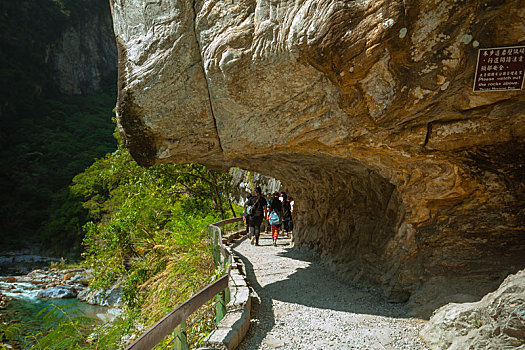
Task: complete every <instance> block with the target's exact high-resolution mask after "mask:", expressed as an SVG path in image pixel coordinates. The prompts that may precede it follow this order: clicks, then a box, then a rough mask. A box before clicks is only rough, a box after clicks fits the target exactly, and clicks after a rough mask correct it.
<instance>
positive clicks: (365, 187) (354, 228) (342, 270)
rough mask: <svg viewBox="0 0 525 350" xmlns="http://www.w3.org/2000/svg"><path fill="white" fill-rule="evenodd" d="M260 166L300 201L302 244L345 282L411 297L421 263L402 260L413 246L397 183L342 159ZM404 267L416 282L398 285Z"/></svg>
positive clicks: (268, 160) (283, 160) (278, 160)
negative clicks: (320, 256) (327, 263)
mask: <svg viewBox="0 0 525 350" xmlns="http://www.w3.org/2000/svg"><path fill="white" fill-rule="evenodd" d="M258 164H263V166H264V169H261V170H262V171H267V172H270V173H271V174H272V175H274V176H275V177H277V178H279V179H280V180H281V182H282V184H283V185H284V187H285V188H286V190H287V191H288V193H289V194H290V195H292V196H293V198H294V199H295V204H296V205H295V208H294V214H293V217H294V223H295V227H296V229H297V230H296V237H295V242H296V244H297V245H298V246H300V247H308V248H310V249H312V250H313V251H316V252H319V253H321V254H322V256H323V258H325V259H326V260H327V261H329V262H330V263H331V264H332V265H333V266H334V268H336V269H337V273H338V274H339V276H340V277H342V278H343V279H344V280H347V281H359V282H360V283H364V284H368V285H374V286H381V288H382V293H383V294H384V295H386V296H387V297H388V298H389V299H390V300H393V301H397V302H404V301H406V300H407V299H408V297H409V295H410V292H409V290H410V288H413V287H414V286H413V285H414V284H417V283H418V282H417V278H416V277H415V276H416V275H417V274H416V273H414V272H413V271H418V270H419V266H418V262H417V261H416V262H414V261H413V260H410V259H408V258H406V257H405V258H404V259H402V258H400V257H402V256H403V255H407V254H408V253H409V251H408V249H410V248H412V249H413V248H414V247H412V246H411V244H412V243H411V240H410V236H407V235H405V234H404V233H405V232H406V231H407V226H406V223H405V221H404V219H405V207H404V204H403V202H402V200H401V198H400V195H399V193H398V192H397V189H396V186H394V185H393V184H391V183H390V182H389V181H388V180H387V179H386V178H385V177H384V176H382V175H380V174H379V173H378V172H377V171H374V170H372V169H371V168H369V167H366V166H365V165H364V164H362V163H359V162H357V161H350V160H348V159H341V158H337V157H326V156H312V155H306V154H301V155H299V154H298V155H293V156H290V155H272V156H271V157H265V158H263V159H260V160H259V161H258ZM252 166H253V165H252ZM400 233H401V234H400ZM407 247H409V248H407ZM399 260H404V261H405V262H404V263H400V262H399ZM400 271H402V273H404V274H405V276H411V277H412V278H413V281H407V280H405V281H403V283H399V279H398V274H399V273H400Z"/></svg>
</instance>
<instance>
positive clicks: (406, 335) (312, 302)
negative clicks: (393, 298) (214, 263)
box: [233, 233, 426, 350]
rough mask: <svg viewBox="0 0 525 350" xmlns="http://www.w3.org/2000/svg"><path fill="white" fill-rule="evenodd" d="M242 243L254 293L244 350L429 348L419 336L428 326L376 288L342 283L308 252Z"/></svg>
mask: <svg viewBox="0 0 525 350" xmlns="http://www.w3.org/2000/svg"><path fill="white" fill-rule="evenodd" d="M260 243H261V246H259V247H256V246H252V245H250V241H249V240H248V239H243V240H241V241H240V242H239V243H237V244H236V245H235V246H234V248H233V249H234V251H235V252H236V254H237V255H238V256H239V257H240V258H241V259H242V260H243V262H244V264H245V266H246V275H247V277H248V280H249V282H250V284H251V287H252V288H253V290H254V291H255V294H256V299H257V301H254V302H252V316H251V325H250V330H249V331H248V333H247V335H246V337H245V339H244V341H243V342H242V343H241V344H240V346H239V349H240V350H254V349H275V348H278V349H290V350H291V349H294V350H295V349H309V350H311V349H323V350H324V349H364V348H366V349H426V347H425V345H424V344H423V342H422V340H421V339H420V337H419V335H418V333H419V330H420V329H421V328H422V326H423V324H424V321H423V320H421V319H417V318H407V316H406V314H407V312H406V310H405V308H404V306H403V305H402V304H393V303H388V302H387V301H386V300H385V299H384V298H383V297H381V296H380V294H379V293H378V291H376V290H374V289H365V288H362V287H358V286H356V285H352V284H348V283H344V282H342V281H341V280H340V279H339V278H337V277H336V276H335V274H334V272H333V271H331V269H330V268H329V267H328V265H327V264H323V263H322V261H321V260H320V259H319V257H318V256H317V255H316V254H315V253H313V252H311V251H310V250H309V249H298V248H291V247H290V240H289V239H284V238H282V237H281V236H280V237H279V240H278V246H277V247H273V246H272V239H271V235H270V234H264V233H263V234H262V235H261V240H260Z"/></svg>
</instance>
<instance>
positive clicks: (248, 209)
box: [244, 199, 259, 216]
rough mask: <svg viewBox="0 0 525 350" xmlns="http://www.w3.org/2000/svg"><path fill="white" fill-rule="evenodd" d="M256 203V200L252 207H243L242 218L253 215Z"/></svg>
mask: <svg viewBox="0 0 525 350" xmlns="http://www.w3.org/2000/svg"><path fill="white" fill-rule="evenodd" d="M257 203H259V199H257V201H256V202H255V203H253V204H252V205H245V206H244V216H250V215H253V213H254V212H255V205H256V204H257Z"/></svg>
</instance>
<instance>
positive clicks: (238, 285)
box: [200, 247, 252, 350]
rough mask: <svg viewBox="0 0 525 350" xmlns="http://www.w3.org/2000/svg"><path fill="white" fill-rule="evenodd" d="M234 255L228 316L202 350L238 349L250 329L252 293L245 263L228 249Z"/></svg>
mask: <svg viewBox="0 0 525 350" xmlns="http://www.w3.org/2000/svg"><path fill="white" fill-rule="evenodd" d="M226 250H227V251H228V253H229V254H232V255H233V266H232V267H231V271H230V280H229V282H228V289H229V290H230V302H229V303H228V304H227V305H226V310H227V311H226V315H225V316H224V318H223V319H222V320H221V321H220V322H219V324H218V325H217V328H216V329H215V330H214V331H213V332H211V333H210V335H208V336H207V337H206V338H205V339H204V341H203V346H204V347H202V348H200V349H201V350H204V349H207V350H212V349H213V350H232V349H236V348H237V347H238V346H239V344H240V343H241V341H242V340H243V339H244V337H245V336H246V333H247V332H248V329H249V328H250V310H251V305H252V303H251V291H250V288H249V287H248V283H247V280H246V275H245V271H246V270H245V267H244V263H243V262H242V261H241V260H240V259H239V258H238V257H236V256H235V254H234V253H233V251H232V249H231V248H230V247H226Z"/></svg>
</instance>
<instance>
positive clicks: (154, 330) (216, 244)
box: [126, 217, 242, 350]
mask: <svg viewBox="0 0 525 350" xmlns="http://www.w3.org/2000/svg"><path fill="white" fill-rule="evenodd" d="M240 221H242V217H238V218H233V219H228V220H223V221H220V222H217V223H214V224H211V225H209V226H208V231H209V233H210V238H211V241H212V252H213V260H214V263H215V265H216V266H222V267H223V268H225V269H226V270H225V274H224V276H222V277H221V278H219V279H218V280H217V281H215V282H213V283H211V284H209V285H208V286H206V287H205V288H203V289H202V290H201V291H199V292H198V293H196V294H194V295H193V296H192V297H191V298H189V299H187V300H186V301H185V302H183V303H182V304H180V305H179V306H177V308H175V309H174V310H173V311H171V312H170V313H169V314H167V315H166V316H164V317H163V318H162V319H161V320H160V321H158V322H157V323H155V324H154V325H153V326H152V327H151V328H150V329H148V330H147V331H146V332H144V333H143V334H142V335H141V336H140V337H138V338H137V339H136V340H135V341H134V342H133V343H132V344H131V345H129V346H128V347H127V348H126V350H146V349H147V350H149V349H152V348H153V347H154V346H155V345H157V344H158V343H159V342H160V341H162V340H163V339H164V338H165V337H166V336H167V335H169V334H171V333H172V332H175V336H174V341H175V346H174V347H175V349H188V344H187V341H186V334H185V330H184V329H181V328H182V327H181V325H184V324H185V322H186V319H187V318H188V317H189V316H190V315H191V314H192V313H194V312H195V311H197V310H198V309H199V308H200V307H201V306H203V305H204V304H206V303H207V302H209V301H210V300H212V299H213V298H214V297H215V296H217V299H218V303H217V308H216V322H217V323H219V322H220V320H221V319H222V318H223V317H224V315H225V314H226V304H227V303H228V302H229V293H228V282H229V278H230V268H231V265H232V262H233V261H232V256H231V255H230V254H228V251H227V250H226V249H225V247H224V245H223V243H222V241H223V237H222V229H221V228H224V226H226V225H230V224H233V223H238V222H240Z"/></svg>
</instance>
